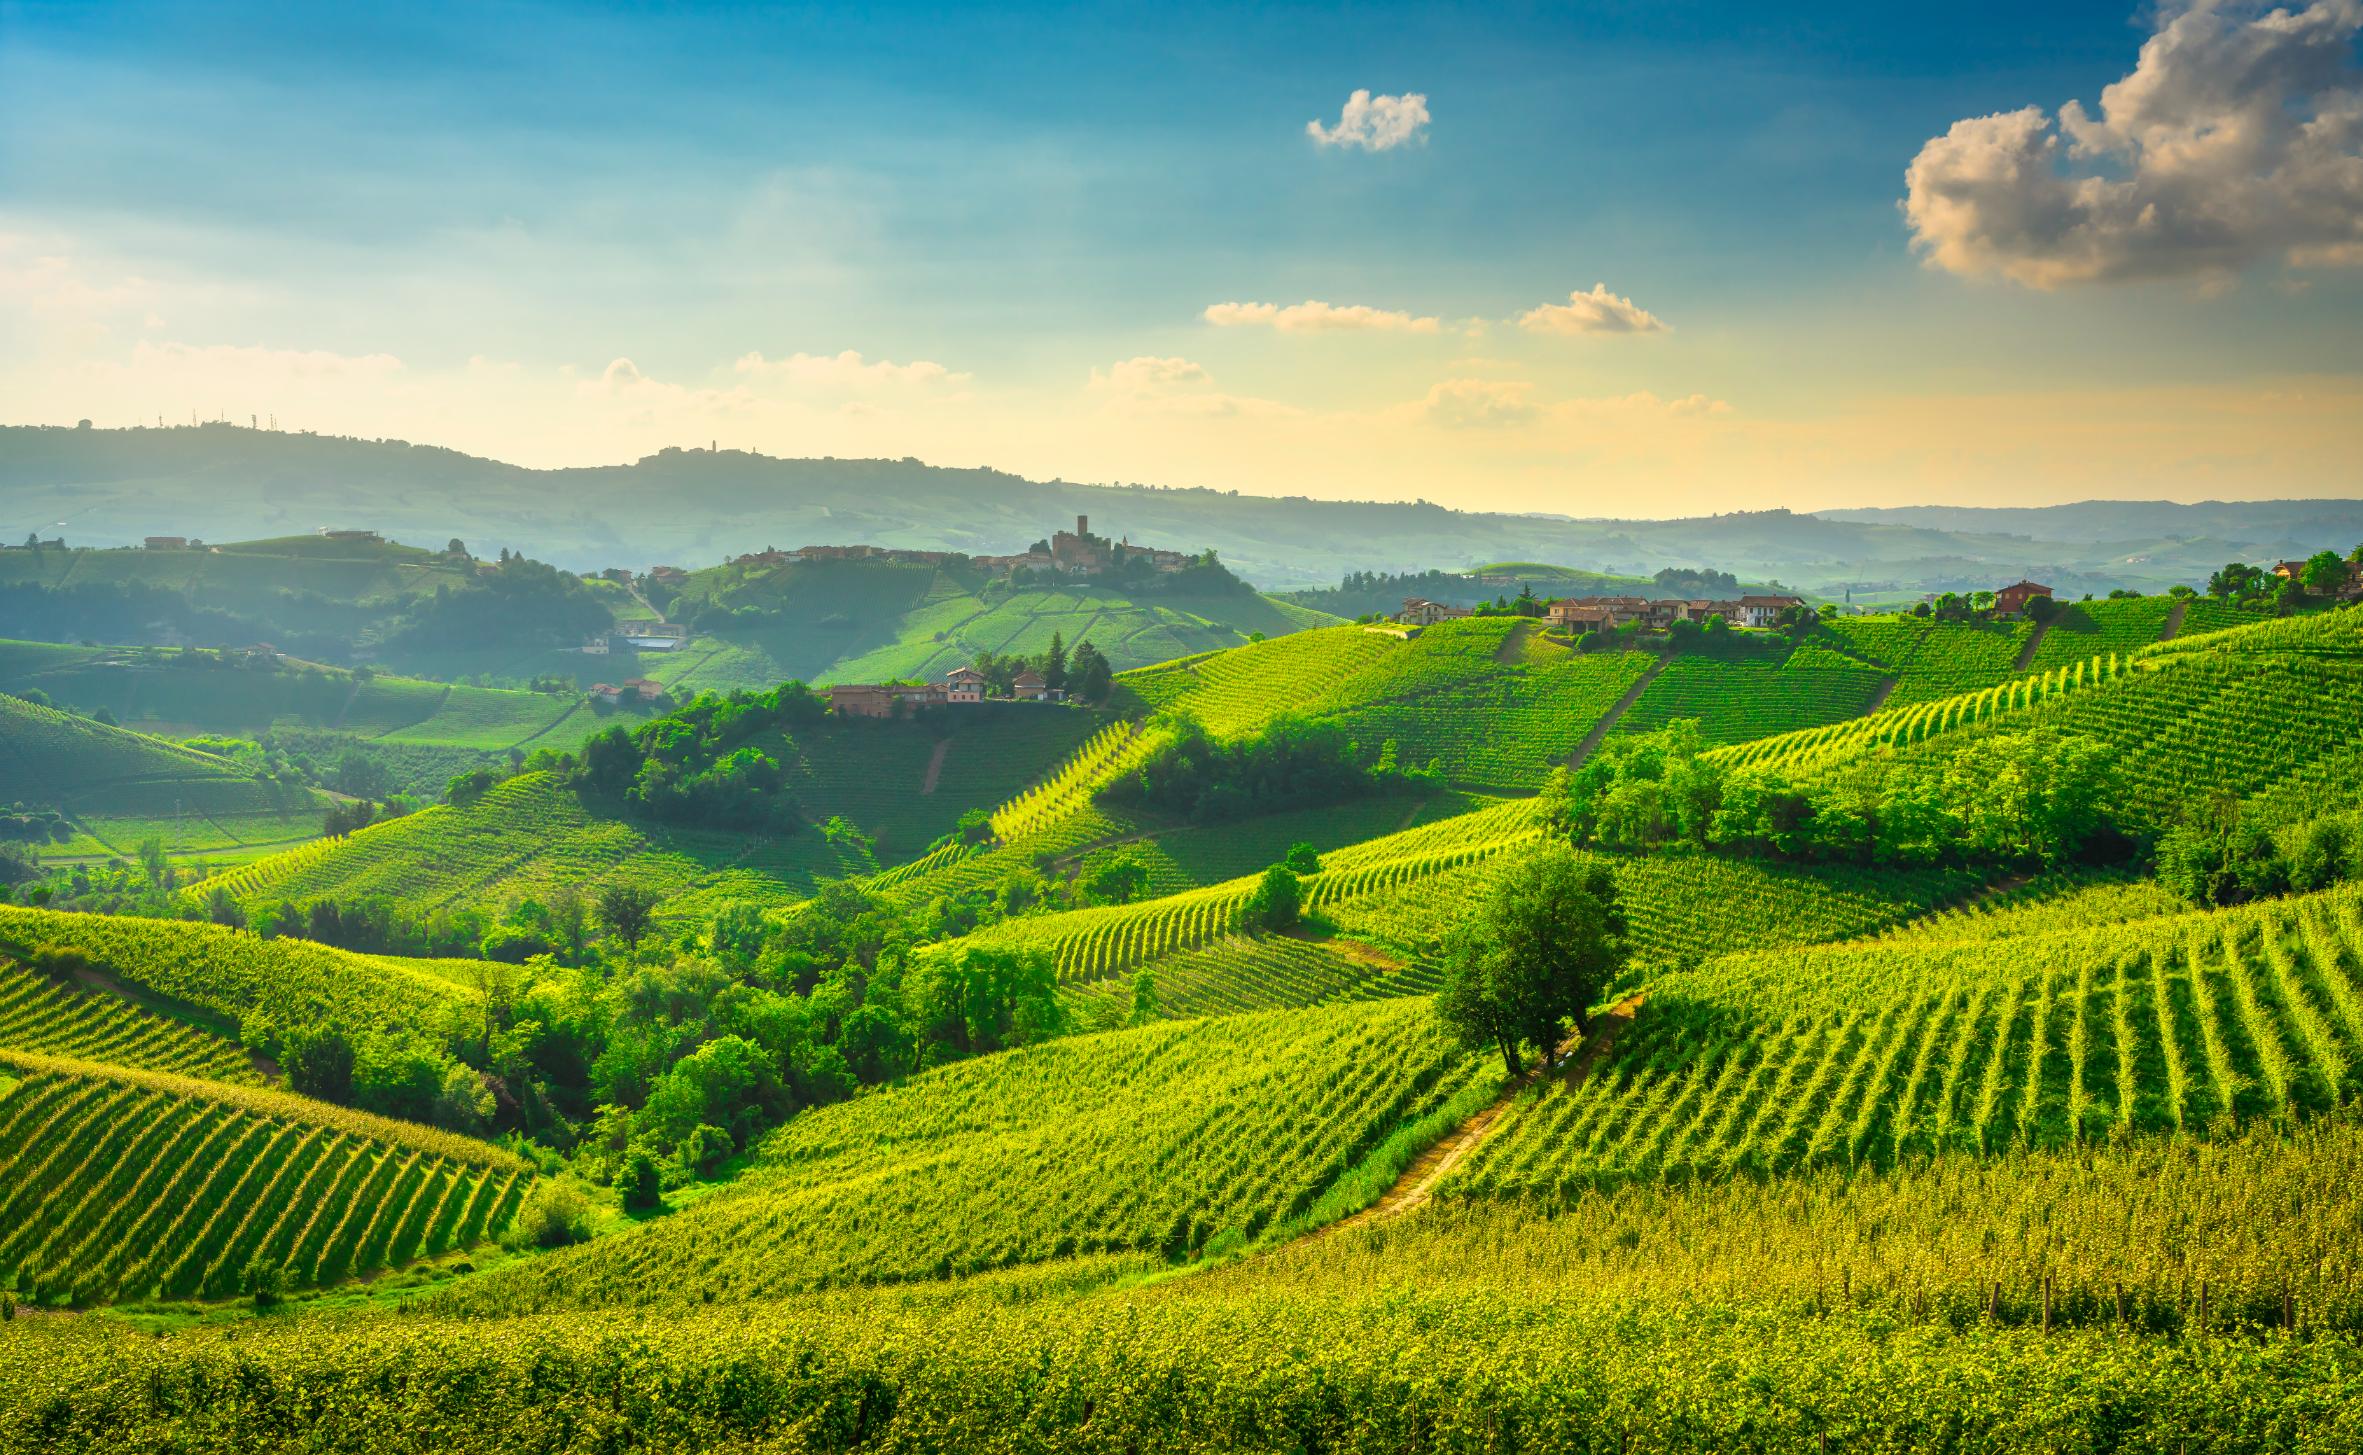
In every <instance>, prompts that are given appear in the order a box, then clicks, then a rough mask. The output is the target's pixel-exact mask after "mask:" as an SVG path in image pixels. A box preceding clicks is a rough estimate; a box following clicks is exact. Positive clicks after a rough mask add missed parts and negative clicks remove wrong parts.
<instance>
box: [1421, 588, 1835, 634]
mask: <svg viewBox="0 0 2363 1455" xmlns="http://www.w3.org/2000/svg"><path fill="white" fill-rule="evenodd" d="M1804 604H1805V602H1804V599H1803V598H1801V597H1796V596H1743V597H1741V598H1739V599H1738V600H1737V601H1680V600H1663V601H1653V600H1650V599H1649V598H1648V597H1644V596H1570V597H1565V598H1562V599H1560V600H1557V601H1553V602H1550V603H1548V604H1546V605H1545V606H1544V607H1543V619H1544V620H1545V621H1547V622H1549V623H1550V624H1551V625H1552V626H1556V627H1572V628H1575V629H1576V630H1579V631H1606V630H1608V629H1609V628H1611V627H1620V626H1630V625H1632V624H1634V623H1636V622H1637V623H1639V624H1640V625H1641V626H1642V627H1644V628H1646V629H1649V630H1653V631H1663V630H1664V629H1665V628H1667V627H1669V626H1672V625H1673V624H1674V623H1675V622H1678V621H1695V622H1698V623H1700V624H1702V625H1703V624H1704V623H1705V622H1706V619H1707V618H1708V617H1710V616H1719V617H1722V618H1723V620H1724V621H1726V622H1728V623H1730V624H1731V625H1733V626H1749V627H1768V626H1778V625H1779V624H1780V616H1781V613H1782V612H1784V611H1787V610H1788V609H1789V608H1791V607H1793V606H1802V605H1804ZM1473 614H1474V613H1473V611H1472V610H1471V609H1470V608H1469V607H1466V606H1448V605H1446V604H1444V603H1443V602H1440V601H1429V600H1427V599H1426V598H1425V597H1419V596H1413V597H1408V598H1406V599H1405V600H1404V602H1403V609H1402V610H1401V611H1398V612H1396V613H1395V620H1396V621H1397V622H1399V623H1401V624H1402V625H1404V626H1434V625H1435V624H1436V623H1437V622H1440V621H1455V620H1458V619H1459V618H1461V617H1464V616H1470V615H1473Z"/></svg>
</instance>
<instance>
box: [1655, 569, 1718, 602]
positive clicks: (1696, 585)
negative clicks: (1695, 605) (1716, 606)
mask: <svg viewBox="0 0 2363 1455" xmlns="http://www.w3.org/2000/svg"><path fill="white" fill-rule="evenodd" d="M1650 579H1651V580H1653V581H1655V582H1656V583H1657V584H1658V586H1659V588H1660V589H1661V590H1664V591H1666V592H1668V593H1669V594H1671V595H1675V596H1682V597H1687V598H1690V599H1693V600H1705V601H1729V600H1731V599H1732V598H1733V597H1736V596H1738V595H1739V594H1740V591H1739V578H1738V577H1737V576H1734V575H1732V574H1731V573H1730V572H1729V571H1717V570H1715V569H1713V568H1712V567H1708V566H1668V567H1666V568H1665V569H1664V570H1662V571H1660V572H1658V573H1657V574H1656V575H1655V576H1652V577H1651V578H1650Z"/></svg>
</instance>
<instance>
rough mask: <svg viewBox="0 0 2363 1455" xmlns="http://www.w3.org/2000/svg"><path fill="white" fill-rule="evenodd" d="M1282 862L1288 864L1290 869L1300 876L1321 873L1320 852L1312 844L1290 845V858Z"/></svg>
mask: <svg viewBox="0 0 2363 1455" xmlns="http://www.w3.org/2000/svg"><path fill="white" fill-rule="evenodd" d="M1280 862H1281V863H1283V864H1286V865H1287V866H1288V867H1289V868H1290V869H1292V870H1294V871H1295V872H1297V873H1299V874H1318V873H1320V872H1321V854H1320V851H1319V850H1317V849H1315V848H1314V847H1313V846H1312V845H1311V844H1305V843H1296V844H1290V845H1289V846H1288V857H1286V858H1284V859H1282V860H1281V861H1280Z"/></svg>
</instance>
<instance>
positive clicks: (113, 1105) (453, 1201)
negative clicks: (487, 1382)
mask: <svg viewBox="0 0 2363 1455" xmlns="http://www.w3.org/2000/svg"><path fill="white" fill-rule="evenodd" d="M0 1072H4V1073H6V1074H7V1075H8V1076H9V1077H10V1078H11V1081H10V1083H9V1084H8V1085H7V1087H6V1089H5V1090H4V1091H0V1170H5V1172H6V1174H7V1175H6V1176H5V1177H4V1178H0V1186H4V1187H5V1188H6V1189H7V1191H6V1192H5V1193H0V1220H4V1221H0V1226H5V1227H6V1229H7V1231H6V1232H5V1233H4V1234H0V1272H5V1273H7V1274H8V1275H10V1276H12V1277H13V1279H14V1283H15V1287H16V1289H17V1291H18V1292H19V1293H20V1294H22V1295H23V1296H25V1297H26V1298H28V1299H33V1300H41V1299H54V1300H57V1301H61V1302H82V1303H88V1302H93V1301H107V1302H113V1301H118V1300H125V1299H145V1298H151V1297H153V1298H163V1299H185V1298H212V1299H219V1298H223V1297H226V1296H229V1295H232V1294H235V1293H238V1292H240V1291H241V1290H242V1288H243V1286H244V1283H245V1280H246V1278H247V1270H248V1268H249V1266H250V1265H255V1264H259V1265H260V1266H262V1267H265V1268H270V1269H274V1270H278V1271H279V1274H280V1276H281V1278H282V1280H283V1282H284V1285H285V1286H287V1287H289V1288H309V1287H314V1286H317V1285H321V1284H329V1283H335V1282H337V1281H339V1280H340V1279H345V1278H351V1277H355V1276H358V1275H363V1274H367V1273H370V1272H373V1271H375V1270H377V1269H380V1268H385V1267H395V1266H399V1265H401V1264H403V1263H407V1262H409V1261H411V1260H412V1259H414V1258H420V1257H431V1256H433V1255H435V1254H438V1253H441V1252H443V1251H445V1250H446V1249H449V1248H454V1247H465V1246H467V1245H468V1244H470V1243H474V1242H477V1241H479V1240H481V1239H482V1238H483V1237H484V1236H485V1235H486V1233H487V1231H488V1230H490V1229H495V1228H498V1227H500V1226H502V1225H503V1224H505V1223H506V1222H507V1221H508V1218H509V1216H510V1214H511V1213H512V1212H513V1211H514V1209H515V1207H516V1204H517V1202H518V1201H519V1199H520V1198H521V1197H522V1196H523V1194H524V1191H525V1188H526V1185H527V1183H528V1182H529V1180H530V1174H529V1173H528V1171H527V1169H526V1168H525V1166H524V1165H523V1164H522V1163H520V1162H519V1161H517V1159H516V1158H514V1157H512V1156H510V1155H508V1154H507V1153H505V1152H502V1151H500V1150H499V1149H498V1148H495V1147H492V1146H489V1145H486V1144H483V1143H470V1142H467V1141H465V1140H463V1139H461V1138H458V1137H451V1136H445V1135H442V1134H440V1133H435V1132H429V1131H426V1130H425V1129H423V1128H418V1127H411V1126H407V1125H404V1124H402V1123H399V1122H391V1121H386V1120H384V1119H382V1118H377V1117H368V1116H362V1115H360V1114H358V1113H353V1112H346V1111H341V1110H339V1109H337V1108H333V1107H327V1106H324V1105H322V1104H320V1103H318V1102H313V1101H309V1100H306V1099H304V1098H301V1097H294V1096H288V1095H285V1094H283V1093H279V1092H271V1091H262V1090H255V1089H249V1088H238V1087H230V1086H225V1085H222V1084H220V1083H218V1082H210V1081H195V1080H189V1079H187V1078H183V1077H178V1076H170V1075H165V1074H162V1073H158V1072H148V1071H133V1070H129V1069H125V1068H122V1067H117V1066H109V1065H102V1064H98V1063H93V1062H88V1061H73V1060H66V1059H62V1058H56V1057H49V1056H36V1055H31V1054H27V1053H22V1052H16V1051H10V1050H5V1049H0Z"/></svg>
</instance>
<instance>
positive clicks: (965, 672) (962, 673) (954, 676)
mask: <svg viewBox="0 0 2363 1455" xmlns="http://www.w3.org/2000/svg"><path fill="white" fill-rule="evenodd" d="M944 700H945V701H946V702H982V701H984V700H985V674H984V673H982V672H979V671H978V670H976V669H975V668H974V667H954V668H953V669H952V670H951V671H949V672H946V673H945V674H944Z"/></svg>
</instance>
